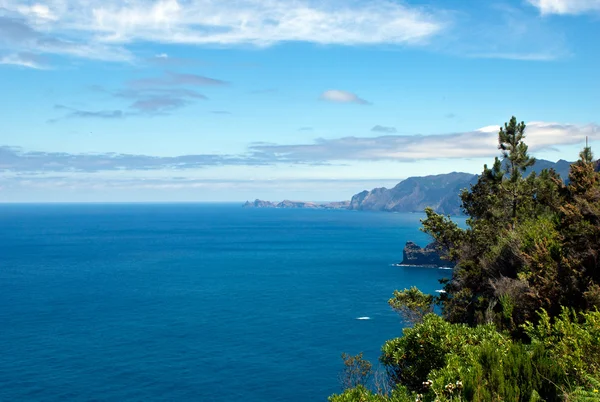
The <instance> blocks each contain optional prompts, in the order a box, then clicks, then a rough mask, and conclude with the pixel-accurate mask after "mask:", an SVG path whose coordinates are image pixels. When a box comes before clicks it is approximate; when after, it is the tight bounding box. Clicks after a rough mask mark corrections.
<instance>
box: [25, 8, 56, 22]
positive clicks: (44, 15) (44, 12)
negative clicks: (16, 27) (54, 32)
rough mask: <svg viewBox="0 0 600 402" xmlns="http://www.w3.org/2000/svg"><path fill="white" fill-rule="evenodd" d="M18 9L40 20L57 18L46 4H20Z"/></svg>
mask: <svg viewBox="0 0 600 402" xmlns="http://www.w3.org/2000/svg"><path fill="white" fill-rule="evenodd" d="M17 11H18V12H19V13H21V14H23V15H25V16H28V17H30V18H34V19H36V18H37V19H40V20H56V19H57V17H56V15H54V14H53V13H52V12H51V11H50V8H48V6H47V5H45V4H33V5H31V6H19V7H17Z"/></svg>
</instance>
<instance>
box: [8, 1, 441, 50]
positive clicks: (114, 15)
mask: <svg viewBox="0 0 600 402" xmlns="http://www.w3.org/2000/svg"><path fill="white" fill-rule="evenodd" d="M0 8H4V9H6V10H8V11H9V12H13V13H17V14H18V15H20V16H21V17H22V18H25V19H26V20H27V21H28V22H29V23H30V24H31V25H32V26H35V27H37V28H42V27H43V29H44V32H53V33H55V34H65V33H66V34H73V33H80V34H83V35H87V38H86V39H89V40H92V41H94V42H104V43H113V44H115V43H116V44H124V43H131V42H136V41H152V42H159V43H181V44H218V45H236V44H252V45H258V46H266V45H271V44H275V43H278V42H286V41H301V42H312V43H320V44H341V45H356V44H418V43H421V42H424V41H426V40H427V39H428V38H430V37H432V36H433V35H436V34H438V33H439V32H441V31H442V30H443V29H444V26H445V23H444V22H443V21H442V19H441V18H440V17H438V16H437V15H436V14H434V13H433V12H432V11H430V10H425V9H421V8H417V7H410V6H407V5H403V4H401V3H398V2H395V1H392V0H375V1H372V2H368V3H360V2H356V1H351V2H345V1H341V0H325V1H317V0H295V1H291V0H290V1H281V0H230V1H222V0H187V1H184V0H157V1H144V0H131V1H128V2H123V1H121V0H86V1H84V0H48V1H46V2H45V4H44V5H41V4H35V5H33V6H23V5H22V1H21V0H0Z"/></svg>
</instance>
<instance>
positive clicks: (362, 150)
mask: <svg viewBox="0 0 600 402" xmlns="http://www.w3.org/2000/svg"><path fill="white" fill-rule="evenodd" d="M79 112H81V111H79ZM109 115H110V113H109ZM89 117H95V116H89ZM498 130H499V127H498V126H489V127H483V128H481V129H478V130H474V131H469V132H461V133H449V134H436V135H385V136H380V137H374V138H373V137H342V138H335V139H319V140H316V141H314V142H313V143H308V144H291V145H279V144H270V143H254V144H251V145H250V146H249V147H248V150H247V152H245V153H242V154H236V155H223V154H198V155H181V156H173V157H158V156H151V155H130V154H117V153H101V154H69V153H62V152H32V151H24V150H23V149H20V148H14V147H6V146H5V147H0V171H9V172H68V171H75V172H97V171H114V170H123V171H125V170H129V171H131V170H181V169H197V168H203V167H214V166H266V165H278V164H287V165H290V164H291V165H293V164H304V165H328V164H329V165H330V164H339V163H342V162H344V163H346V162H353V161H398V162H414V161H420V160H434V159H455V158H480V157H493V156H496V155H498V151H497V134H498ZM526 134H527V140H526V141H527V144H529V146H530V149H531V150H532V151H533V152H536V151H541V150H551V149H554V147H556V146H561V145H571V144H578V143H581V142H582V139H583V138H585V137H586V136H587V137H589V138H590V139H591V140H600V126H599V125H597V124H587V125H575V124H560V123H545V122H530V123H529V124H528V126H527V131H526Z"/></svg>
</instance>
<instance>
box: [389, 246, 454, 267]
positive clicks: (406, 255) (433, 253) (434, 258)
mask: <svg viewBox="0 0 600 402" xmlns="http://www.w3.org/2000/svg"><path fill="white" fill-rule="evenodd" d="M400 265H415V266H416V265H418V266H425V267H453V266H454V264H453V263H452V262H450V261H447V260H443V259H442V258H441V255H440V253H439V251H438V250H437V246H436V244H435V243H430V244H428V245H427V246H426V247H425V248H421V247H419V246H418V245H417V244H415V243H413V242H412V241H408V242H406V245H405V246H404V250H403V252H402V262H401V263H400Z"/></svg>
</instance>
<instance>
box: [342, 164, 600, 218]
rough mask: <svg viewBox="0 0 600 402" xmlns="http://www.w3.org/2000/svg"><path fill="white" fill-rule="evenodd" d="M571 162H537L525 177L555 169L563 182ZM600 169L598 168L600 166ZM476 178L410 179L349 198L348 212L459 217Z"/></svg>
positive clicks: (462, 175) (453, 175) (456, 175)
mask: <svg viewBox="0 0 600 402" xmlns="http://www.w3.org/2000/svg"><path fill="white" fill-rule="evenodd" d="M570 166H571V162H568V161H565V160H562V159H561V160H559V161H558V162H550V161H547V160H544V159H539V160H537V161H536V163H535V165H534V166H533V167H532V168H531V169H529V170H528V172H526V174H527V173H529V172H531V171H534V172H536V173H539V172H541V171H542V170H543V169H554V170H555V171H556V172H557V173H559V174H560V176H561V178H562V179H563V180H566V179H568V176H569V167H570ZM599 168H600V166H599ZM477 177H478V176H477V175H473V174H469V173H457V172H453V173H447V174H439V175H435V176H424V177H409V178H408V179H406V180H404V181H401V182H400V183H398V184H397V185H396V186H395V187H394V188H390V189H387V188H383V187H382V188H376V189H373V190H371V191H366V190H365V191H363V192H360V193H358V194H356V195H354V196H353V197H352V200H351V201H350V207H349V209H354V210H359V211H389V212H423V210H424V209H425V208H426V207H431V208H433V209H434V210H435V211H436V212H437V213H441V214H449V215H460V214H461V213H462V211H461V209H460V204H461V201H460V198H459V194H460V191H461V190H462V189H465V188H466V189H468V188H469V187H470V186H471V184H475V183H476V182H477Z"/></svg>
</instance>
